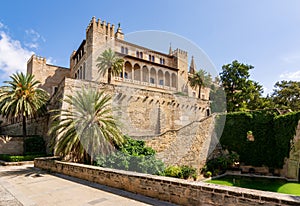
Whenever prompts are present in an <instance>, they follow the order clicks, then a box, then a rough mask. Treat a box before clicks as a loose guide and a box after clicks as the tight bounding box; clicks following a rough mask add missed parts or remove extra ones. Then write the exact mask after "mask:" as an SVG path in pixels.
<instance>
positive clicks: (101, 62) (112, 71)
mask: <svg viewBox="0 0 300 206" xmlns="http://www.w3.org/2000/svg"><path fill="white" fill-rule="evenodd" d="M97 62H98V64H96V66H97V67H98V68H99V70H98V72H99V73H100V74H102V75H105V74H106V72H107V83H108V84H110V83H111V77H112V75H113V76H117V75H119V74H120V73H121V72H122V68H123V62H124V60H123V59H121V58H119V57H118V56H116V54H115V52H114V51H112V50H111V48H109V49H108V50H105V51H104V52H103V53H102V54H101V55H100V56H99V57H98V58H97Z"/></svg>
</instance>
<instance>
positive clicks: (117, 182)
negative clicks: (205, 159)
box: [34, 158, 300, 206]
mask: <svg viewBox="0 0 300 206" xmlns="http://www.w3.org/2000/svg"><path fill="white" fill-rule="evenodd" d="M34 166H35V167H37V168H40V169H43V170H47V171H50V172H54V173H60V174H65V175H69V176H71V177H76V178H81V179H84V180H87V181H91V182H95V183H98V184H102V185H106V186H109V187H114V188H118V189H122V190H125V191H129V192H132V193H136V194H141V195H145V196H148V197H152V198H156V199H159V200H163V201H168V202H172V203H175V204H178V205H207V206H213V205H226V206H231V205H239V206H243V205H245V206H248V205H269V206H275V205H283V206H284V205H299V202H300V200H299V197H297V196H293V195H286V194H280V193H273V192H265V191H258V190H250V189H244V188H238V187H229V186H224V185H215V184H208V183H205V182H200V181H198V182H194V181H193V182H192V181H188V180H182V179H176V178H170V177H162V176H156V175H150V174H142V173H137V172H130V171H123V170H117V169H108V168H101V167H96V166H89V165H83V164H77V163H67V162H61V161H57V160H55V158H36V159H35V160H34Z"/></svg>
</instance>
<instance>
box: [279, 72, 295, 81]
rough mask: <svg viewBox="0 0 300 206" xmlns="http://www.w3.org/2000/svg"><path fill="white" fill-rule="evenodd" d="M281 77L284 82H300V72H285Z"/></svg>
mask: <svg viewBox="0 0 300 206" xmlns="http://www.w3.org/2000/svg"><path fill="white" fill-rule="evenodd" d="M279 77H280V78H281V79H284V80H294V81H300V71H295V72H284V73H282V74H280V75H279Z"/></svg>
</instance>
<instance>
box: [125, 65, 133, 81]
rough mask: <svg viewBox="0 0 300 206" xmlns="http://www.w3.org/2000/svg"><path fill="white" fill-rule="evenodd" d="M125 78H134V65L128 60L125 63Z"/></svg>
mask: <svg viewBox="0 0 300 206" xmlns="http://www.w3.org/2000/svg"><path fill="white" fill-rule="evenodd" d="M124 67H125V69H124V78H125V79H132V65H131V63H130V62H129V61H126V62H125V64H124Z"/></svg>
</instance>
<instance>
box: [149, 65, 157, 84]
mask: <svg viewBox="0 0 300 206" xmlns="http://www.w3.org/2000/svg"><path fill="white" fill-rule="evenodd" d="M150 83H151V84H156V83H157V82H156V70H155V69H154V68H153V67H152V68H151V69H150Z"/></svg>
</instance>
